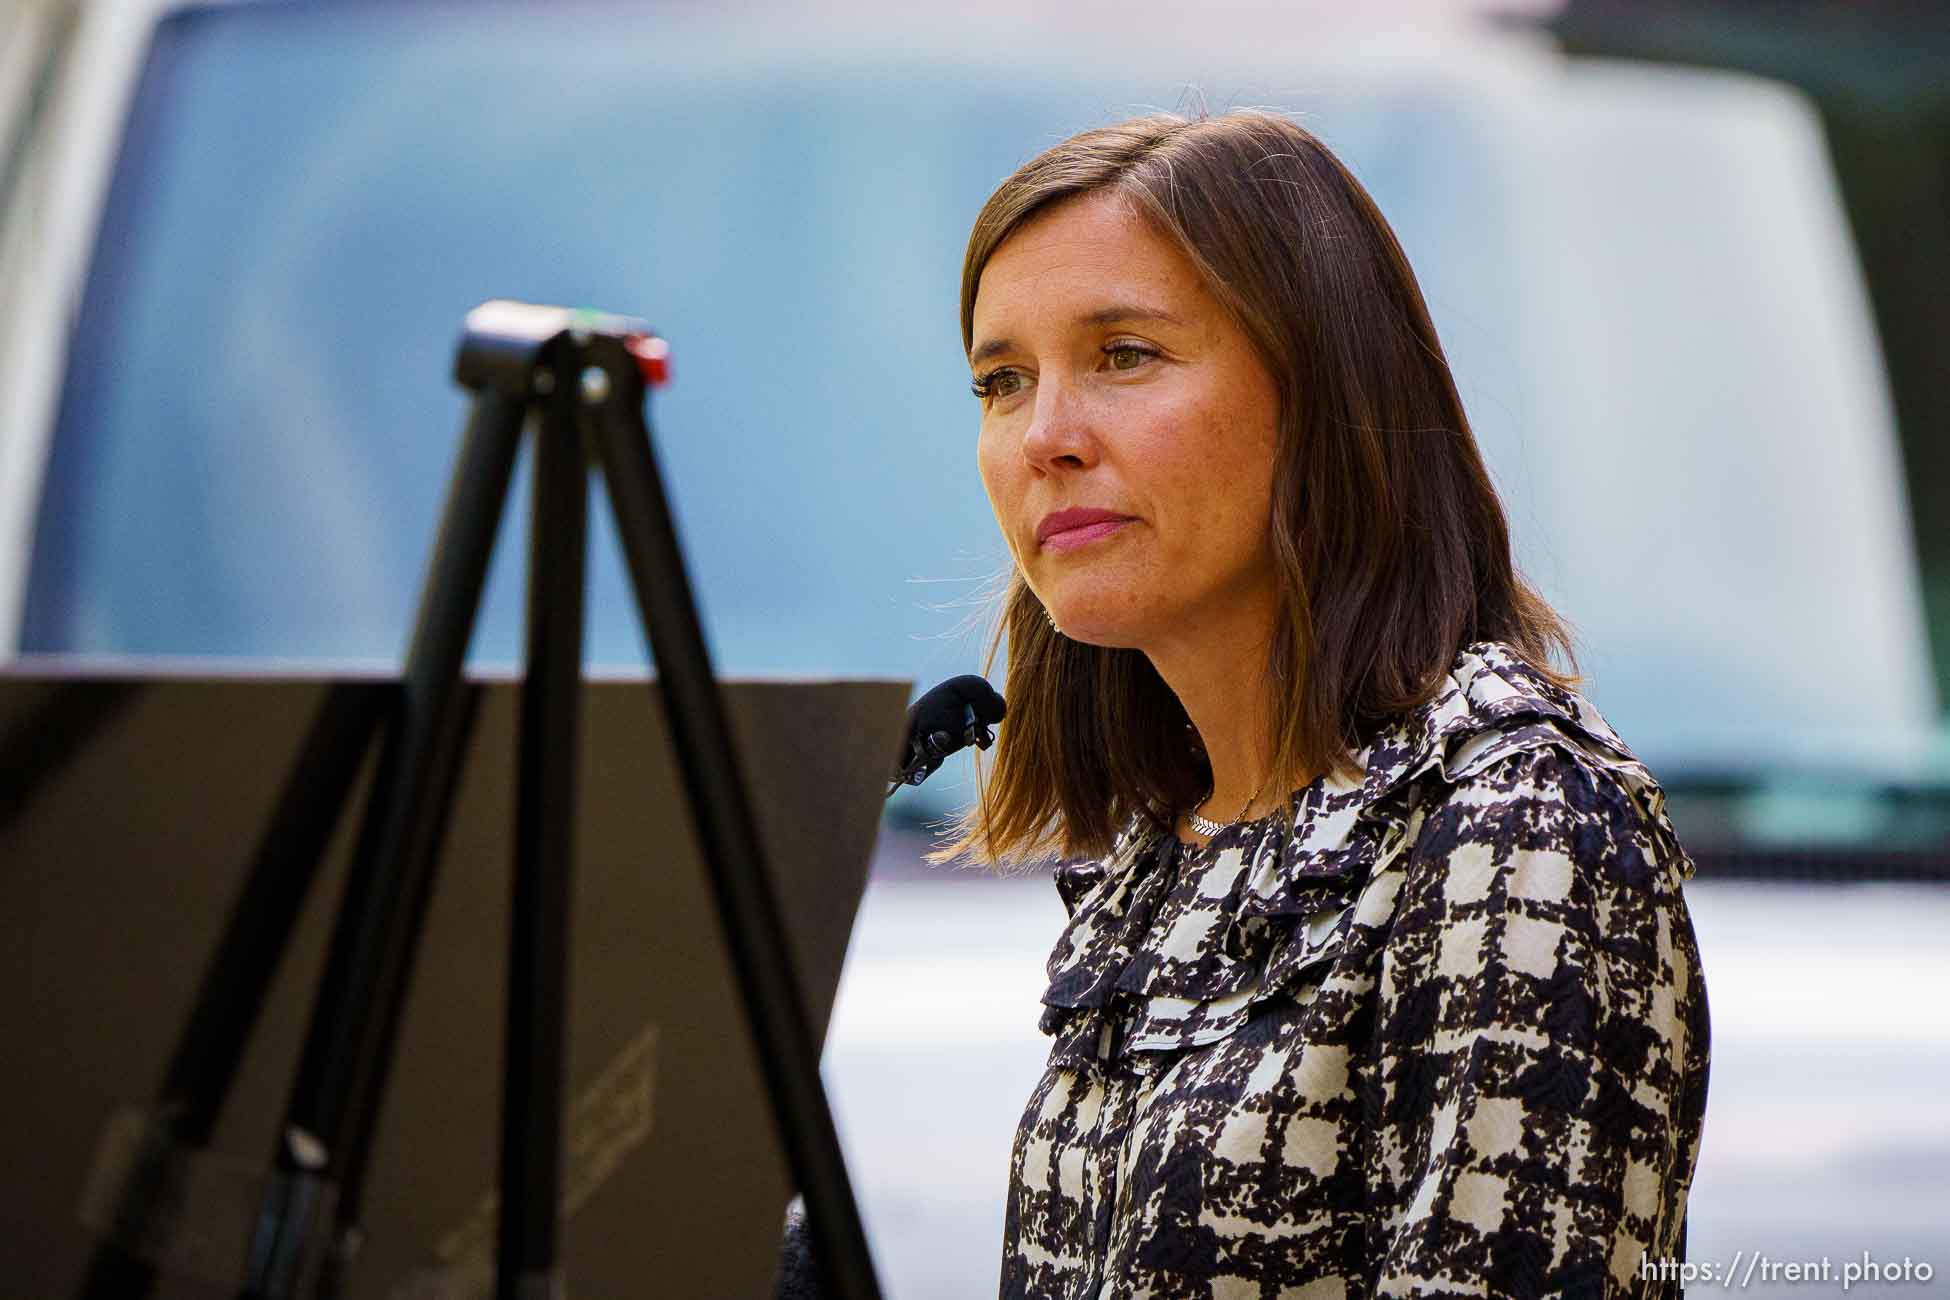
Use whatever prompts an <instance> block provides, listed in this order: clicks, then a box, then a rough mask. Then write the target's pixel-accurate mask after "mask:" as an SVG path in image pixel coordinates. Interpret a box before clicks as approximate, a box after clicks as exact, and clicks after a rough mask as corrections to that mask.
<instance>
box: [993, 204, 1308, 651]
mask: <svg viewBox="0 0 1950 1300" xmlns="http://www.w3.org/2000/svg"><path fill="white" fill-rule="evenodd" d="M973 335H974V345H973V348H972V350H971V352H970V354H969V364H970V368H971V369H972V370H973V371H974V374H975V377H976V382H977V386H978V388H986V389H987V396H985V397H984V398H983V399H982V434H981V442H980V451H979V458H980V461H981V467H982V482H983V484H984V486H986V487H987V489H988V494H989V503H990V504H991V505H992V506H993V507H994V509H995V518H996V522H997V523H998V524H1000V525H1001V527H1002V532H1003V535H1004V536H1005V537H1007V538H1008V541H1009V548H1010V550H1011V551H1012V552H1013V553H1014V555H1015V560H1016V564H1017V566H1018V567H1019V568H1020V569H1021V571H1022V574H1023V576H1024V578H1025V579H1026V580H1027V581H1028V583H1029V586H1030V589H1031V590H1032V591H1034V592H1035V593H1036V595H1037V597H1038V598H1039V599H1041V601H1042V602H1043V605H1044V608H1046V609H1048V610H1049V611H1050V613H1051V615H1052V616H1053V617H1054V618H1055V620H1056V624H1057V626H1058V627H1059V628H1060V629H1061V630H1062V631H1063V633H1064V635H1066V636H1069V637H1072V638H1075V639H1076V640H1079V641H1085V642H1088V643H1091V644H1093V645H1103V646H1120V647H1129V648H1135V649H1140V650H1149V649H1154V648H1160V647H1164V646H1167V645H1169V644H1170V643H1172V642H1173V641H1182V640H1184V639H1185V638H1186V637H1187V636H1188V635H1195V632H1196V629H1198V628H1199V627H1202V626H1205V627H1214V628H1216V627H1227V628H1232V627H1237V626H1239V624H1240V619H1241V618H1242V617H1244V618H1251V617H1253V616H1255V615H1259V616H1263V617H1265V618H1268V619H1270V617H1271V614H1272V611H1273V609H1274V608H1275V607H1276V605H1277V600H1278V587H1277V582H1276V578H1275V570H1274V565H1273V558H1272V552H1271V549H1270V545H1269V531H1270V521H1271V519H1272V511H1273V501H1272V492H1273V465H1274V457H1275V454H1276V451H1277V447H1278V443H1279V438H1278V418H1279V398H1278V393H1277V391H1276V390H1275V387H1274V382H1273V377H1272V375H1271V374H1269V373H1268V371H1267V370H1266V367H1265V366H1264V365H1263V364H1262V363H1261V361H1260V359H1259V355H1258V353H1257V352H1256V351H1255V350H1254V348H1253V346H1252V344H1251V342H1250V341H1249V340H1248V339H1247V337H1246V335H1245V334H1244V332H1243V331H1241V329H1240V328H1239V326H1238V325H1237V324H1236V323H1235V322H1234V321H1233V319H1232V318H1231V316H1229V315H1228V314H1227V313H1226V310H1225V309H1224V308H1223V307H1222V306H1220V305H1219V302H1218V300H1217V299H1215V298H1213V297H1212V295H1211V294H1210V293H1209V292H1207V290H1206V288H1205V285H1204V282H1203V281H1202V280H1201V279H1200V277H1199V273H1198V271H1197V269H1196V268H1195V267H1194V266H1193V265H1192V263H1191V262H1190V261H1189V260H1188V259H1187V258H1186V257H1185V255H1184V254H1183V253H1182V252H1180V251H1179V249H1178V248H1177V246H1176V245H1175V244H1173V243H1172V242H1171V241H1170V240H1169V239H1167V238H1165V237H1164V236H1162V235H1160V234H1158V233H1156V232H1155V231H1154V230H1153V229H1152V228H1151V226H1150V225H1149V223H1148V222H1146V220H1145V219H1144V218H1143V217H1141V216H1140V215H1138V213H1137V212H1136V211H1134V210H1133V209H1132V208H1131V207H1130V206H1129V205H1128V202H1127V201H1126V200H1124V199H1122V198H1121V197H1119V196H1117V195H1114V194H1110V193H1101V192H1100V193H1096V194H1089V195H1084V196H1081V197H1078V198H1074V199H1067V200H1064V201H1062V202H1061V203H1059V204H1057V205H1056V206H1055V207H1052V208H1050V209H1048V210H1047V211H1045V212H1042V213H1040V214H1038V215H1037V216H1036V217H1035V218H1033V219H1032V220H1031V221H1029V222H1028V223H1027V224H1025V225H1024V226H1023V227H1021V228H1020V229H1019V230H1017V231H1016V232H1015V233H1014V234H1013V235H1011V236H1010V237H1009V238H1008V239H1006V240H1005V241H1003V243H1002V245H1001V246H1000V247H999V248H997V249H996V250H995V253H994V255H993V256H991V257H990V259H989V261H988V264H987V266H986V267H984V268H983V271H982V278H981V283H980V286H979V289H978V292H977V295H976V299H975V312H974V330H973ZM1076 512H1083V513H1076ZM1066 515H1067V516H1068V518H1066V517H1065V516H1066Z"/></svg>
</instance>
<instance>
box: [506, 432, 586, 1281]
mask: <svg viewBox="0 0 1950 1300" xmlns="http://www.w3.org/2000/svg"><path fill="white" fill-rule="evenodd" d="M572 400H573V398H569V397H565V396H558V397H557V398H556V400H554V401H553V402H551V403H550V404H549V406H548V407H547V408H546V409H545V411H544V414H543V418H542V422H541V428H540V430H539V431H538V433H537V436H536V439H535V500H534V512H533V515H532V522H531V524H530V528H529V534H528V556H529V559H528V648H527V669H526V675H525V676H524V678H523V680H522V689H521V749H520V776H519V790H518V793H517V796H516V802H515V870H514V897H513V906H512V908H511V909H510V945H509V954H508V1028H507V1047H506V1056H505V1058H504V1065H503V1069H504V1076H503V1077H504V1080H505V1083H504V1089H503V1093H502V1102H501V1229H500V1249H499V1260H498V1268H497V1270H496V1273H497V1277H498V1282H497V1294H498V1297H499V1300H553V1298H554V1297H558V1296H560V1295H561V1293H562V1292H561V1275H560V1271H559V1268H558V1265H557V1230H558V1226H559V1225H558V1223H557V1217H556V1216H557V1205H558V1202H559V1200H560V1193H561V1169H562V1159H561V1143H562V1075H563V1071H564V1068H565V1066H564V1056H565V1053H564V1045H565V1043H564V1040H565V1037H566V1031H567V1025H568V996H567V995H568V964H569V913H570V904H571V897H572V895H571V890H570V870H571V867H572V865H573V861H574V854H573V852H572V848H573V846H572V844H571V833H572V831H573V828H574V825H575V792H576V733H577V725H576V724H577V708H578V705H579V703H580V699H579V694H580V690H581V685H582V623H583V569H584V564H585V561H586V559H587V555H586V552H587V541H586V538H587V523H588V497H589V470H588V464H587V462H586V461H585V460H584V459H583V453H582V438H581V430H580V428H579V427H578V424H577V421H576V419H575V416H574V410H573V407H568V406H565V405H564V402H565V401H572Z"/></svg>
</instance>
